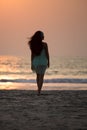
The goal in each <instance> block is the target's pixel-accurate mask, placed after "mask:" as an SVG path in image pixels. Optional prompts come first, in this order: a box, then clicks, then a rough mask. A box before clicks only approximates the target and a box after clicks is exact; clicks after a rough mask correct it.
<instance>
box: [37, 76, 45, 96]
mask: <svg viewBox="0 0 87 130" xmlns="http://www.w3.org/2000/svg"><path fill="white" fill-rule="evenodd" d="M43 78H44V74H37V79H36V80H37V86H38V95H40V92H41V89H42V85H43Z"/></svg>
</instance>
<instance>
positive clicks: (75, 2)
mask: <svg viewBox="0 0 87 130" xmlns="http://www.w3.org/2000/svg"><path fill="white" fill-rule="evenodd" d="M37 30H42V31H43V32H44V35H45V41H46V42H47V43H48V46H49V51H50V55H57V56H87V0H0V55H16V56H17V55H18V56H27V55H28V52H29V53H30V51H29V49H28V46H27V42H28V39H27V37H31V36H32V34H33V33H34V32H35V31H37Z"/></svg>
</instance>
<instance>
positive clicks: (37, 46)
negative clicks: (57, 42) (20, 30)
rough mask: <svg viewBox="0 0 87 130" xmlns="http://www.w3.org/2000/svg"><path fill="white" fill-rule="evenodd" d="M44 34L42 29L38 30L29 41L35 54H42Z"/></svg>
mask: <svg viewBox="0 0 87 130" xmlns="http://www.w3.org/2000/svg"><path fill="white" fill-rule="evenodd" d="M43 39H44V34H43V32H42V31H37V32H35V34H34V35H33V36H32V37H31V39H30V41H29V42H28V45H29V46H30V49H31V52H32V53H33V54H35V55H40V53H41V51H42V49H43V42H42V40H43Z"/></svg>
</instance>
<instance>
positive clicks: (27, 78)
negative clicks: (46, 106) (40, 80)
mask: <svg viewBox="0 0 87 130" xmlns="http://www.w3.org/2000/svg"><path fill="white" fill-rule="evenodd" d="M1 89H6V90H8V89H23V90H36V89H37V84H36V74H35V73H33V72H32V70H31V60H30V57H16V56H0V90H1ZM43 90H87V57H57V56H55V57H53V56H52V57H50V68H48V69H47V70H46V73H45V76H44V84H43Z"/></svg>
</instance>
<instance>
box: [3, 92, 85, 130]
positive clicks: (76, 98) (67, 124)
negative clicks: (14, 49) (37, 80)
mask: <svg viewBox="0 0 87 130" xmlns="http://www.w3.org/2000/svg"><path fill="white" fill-rule="evenodd" d="M0 130H87V91H68V90H65V91H57V90H55V91H42V94H41V96H38V95H37V92H36V91H30V90H1V91H0Z"/></svg>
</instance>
